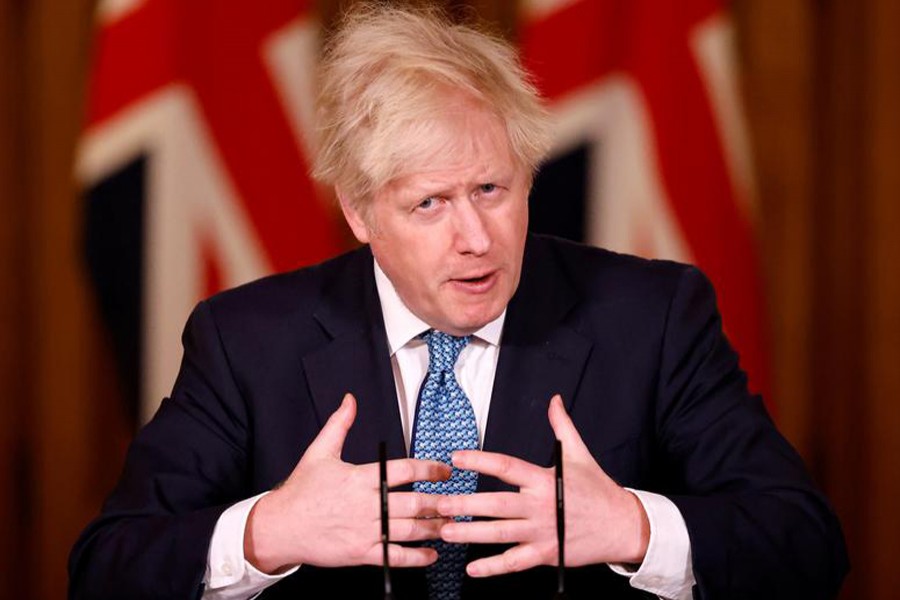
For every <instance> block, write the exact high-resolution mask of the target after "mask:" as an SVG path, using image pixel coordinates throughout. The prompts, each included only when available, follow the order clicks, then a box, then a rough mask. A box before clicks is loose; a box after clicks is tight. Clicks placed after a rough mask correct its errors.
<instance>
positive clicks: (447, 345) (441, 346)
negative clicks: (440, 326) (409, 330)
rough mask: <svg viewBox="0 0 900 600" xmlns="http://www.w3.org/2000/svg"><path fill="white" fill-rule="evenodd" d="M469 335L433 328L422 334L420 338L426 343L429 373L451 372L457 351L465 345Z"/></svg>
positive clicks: (460, 350)
mask: <svg viewBox="0 0 900 600" xmlns="http://www.w3.org/2000/svg"><path fill="white" fill-rule="evenodd" d="M471 337H472V336H469V335H467V336H464V337H457V336H455V335H450V334H448V333H444V332H443V331H435V330H434V329H432V330H431V331H428V332H426V333H425V334H423V335H422V338H423V339H424V340H425V343H426V344H428V371H429V372H431V373H440V372H444V371H450V372H452V371H453V367H454V365H456V359H458V358H459V353H460V352H462V349H463V348H465V347H466V345H467V344H468V343H469V339H470V338H471Z"/></svg>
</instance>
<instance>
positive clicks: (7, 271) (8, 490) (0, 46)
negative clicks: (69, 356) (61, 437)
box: [0, 0, 29, 595]
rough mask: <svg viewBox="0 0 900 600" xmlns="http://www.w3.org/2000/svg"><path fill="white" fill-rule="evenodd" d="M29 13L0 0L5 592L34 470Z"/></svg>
mask: <svg viewBox="0 0 900 600" xmlns="http://www.w3.org/2000/svg"><path fill="white" fill-rule="evenodd" d="M21 17H22V15H21V11H20V7H19V6H18V5H17V4H16V3H11V2H8V1H6V0H3V1H0V215H2V218H0V527H2V535H0V565H2V567H0V590H4V591H7V592H9V593H10V594H12V595H18V594H21V593H22V591H23V586H22V584H21V582H20V581H18V578H17V577H16V574H17V573H20V572H22V570H23V569H24V567H25V560H24V556H23V550H26V552H27V549H25V548H23V544H24V543H25V531H26V529H27V523H26V519H27V514H28V513H27V510H26V508H27V506H28V494H27V491H28V480H27V479H26V477H27V474H28V472H29V470H28V462H27V452H26V444H27V437H26V433H25V432H26V424H25V413H24V407H25V406H26V404H25V403H26V402H27V400H28V394H27V390H28V385H27V381H26V379H25V378H24V377H23V373H24V371H25V365H26V364H27V357H26V352H25V348H26V347H27V345H28V344H27V341H26V340H27V337H26V332H27V327H26V321H27V316H28V315H27V295H28V282H27V276H28V269H27V267H26V265H25V260H26V258H27V255H26V253H25V252H24V242H25V236H24V234H23V228H24V225H25V223H26V212H25V207H26V204H25V202H23V193H24V189H25V186H24V181H23V178H22V175H21V174H22V168H23V165H24V161H23V159H22V156H21V151H22V146H23V144H24V139H25V130H24V127H23V126H22V123H21V117H22V110H23V106H24V98H23V96H22V94H21V93H20V90H21V87H22V85H23V80H24V70H23V68H22V65H21V55H22V51H23V48H22V46H23V39H22V35H21V27H20V26H21V20H22V19H21Z"/></svg>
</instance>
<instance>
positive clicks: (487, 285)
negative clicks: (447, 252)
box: [450, 271, 497, 293]
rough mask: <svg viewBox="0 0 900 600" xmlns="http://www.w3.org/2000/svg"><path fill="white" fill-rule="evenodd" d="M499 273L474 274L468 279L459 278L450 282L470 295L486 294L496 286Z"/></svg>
mask: <svg viewBox="0 0 900 600" xmlns="http://www.w3.org/2000/svg"><path fill="white" fill-rule="evenodd" d="M496 274H497V272H496V271H488V272H486V273H473V274H471V275H470V276H468V277H457V278H454V279H451V280H450V282H451V283H452V284H453V285H454V286H455V287H456V288H458V289H460V290H462V291H465V292H469V293H484V292H486V291H488V290H489V289H491V288H492V287H493V286H494V282H495V281H496V279H497V277H496Z"/></svg>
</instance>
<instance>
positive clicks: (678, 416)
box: [70, 236, 847, 600]
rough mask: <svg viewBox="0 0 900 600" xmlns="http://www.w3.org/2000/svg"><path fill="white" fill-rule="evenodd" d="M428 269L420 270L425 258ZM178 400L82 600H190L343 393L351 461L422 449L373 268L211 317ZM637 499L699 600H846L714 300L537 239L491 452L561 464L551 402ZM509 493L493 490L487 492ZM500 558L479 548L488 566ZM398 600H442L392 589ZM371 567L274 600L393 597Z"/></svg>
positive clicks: (796, 465) (506, 587)
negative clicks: (664, 518)
mask: <svg viewBox="0 0 900 600" xmlns="http://www.w3.org/2000/svg"><path fill="white" fill-rule="evenodd" d="M411 250H412V249H411ZM183 342H184V359H183V362H182V366H181V372H180V374H179V376H178V379H177V381H176V383H175V386H174V389H173V390H172V395H171V397H170V398H168V399H166V400H165V401H164V402H163V404H162V406H161V407H160V410H159V412H158V414H157V415H156V417H155V418H154V419H153V421H152V422H151V423H150V424H148V425H147V426H146V427H145V428H144V429H143V430H142V431H141V432H140V433H139V434H138V436H137V438H136V440H135V441H134V443H133V445H132V447H131V449H130V451H129V454H128V458H127V461H126V466H125V469H124V472H123V474H122V477H121V480H120V482H119V484H118V486H117V487H116V489H115V491H114V492H113V493H112V495H111V496H110V498H109V499H108V501H107V502H106V504H105V506H104V507H103V511H102V514H101V515H100V516H99V518H98V519H96V520H95V521H94V522H93V523H92V524H91V525H90V526H89V527H88V528H87V529H86V531H85V532H84V533H83V534H82V536H81V538H80V540H79V541H78V543H77V544H76V546H75V548H74V550H73V552H72V556H71V560H70V578H71V582H70V597H72V598H131V599H137V598H191V597H196V596H197V595H198V594H199V593H200V592H201V590H202V587H201V579H202V576H203V573H204V569H205V565H206V557H207V550H208V544H209V540H210V536H211V534H212V531H213V528H214V526H215V524H216V521H217V519H218V518H219V515H220V514H221V513H222V511H224V510H225V509H226V508H228V507H229V506H230V505H231V504H233V503H234V502H236V501H239V500H241V499H244V498H247V497H250V496H252V495H254V494H257V493H259V492H262V491H264V490H268V489H271V488H272V487H273V486H275V485H276V484H278V482H280V481H282V480H283V479H285V478H286V477H287V476H288V474H290V472H291V471H292V469H293V468H294V466H295V465H296V463H297V461H298V460H299V458H300V457H301V455H302V454H303V452H304V449H305V448H306V447H307V445H308V444H309V443H310V442H311V441H312V440H313V438H314V437H315V436H316V434H317V433H318V432H319V430H320V428H321V427H322V424H323V423H324V422H325V420H326V419H327V417H328V416H329V415H330V414H331V413H332V412H333V411H334V410H335V409H336V408H337V406H338V404H339V402H340V400H341V398H342V397H343V395H344V393H345V392H348V391H349V392H353V393H354V394H355V395H356V398H357V400H358V416H357V420H356V423H355V424H354V426H353V428H352V429H351V430H350V433H349V436H348V438H347V442H346V446H345V448H344V453H343V458H344V459H345V460H346V461H350V462H353V463H369V462H374V461H376V460H377V447H378V442H379V441H380V440H385V441H386V442H387V445H388V452H389V454H390V456H391V457H401V456H403V455H404V453H405V450H404V448H405V445H404V441H403V437H402V431H401V426H400V415H399V409H398V406H397V400H396V391H395V387H394V382H393V378H392V374H391V366H390V358H389V355H388V350H387V344H386V337H385V331H384V323H383V320H382V316H381V309H380V306H379V301H378V295H377V292H376V289H375V282H374V274H373V266H372V256H371V253H370V251H369V249H368V248H367V247H363V248H361V249H358V250H356V251H353V252H351V253H348V254H345V255H343V256H341V257H338V258H336V259H334V260H331V261H329V262H326V263H323V264H321V265H318V266H315V267H312V268H308V269H303V270H300V271H296V272H292V273H287V274H282V275H277V276H273V277H269V278H266V279H263V280H261V281H258V282H255V283H252V284H249V285H246V286H243V287H241V288H237V289H235V290H231V291H228V292H225V293H223V294H220V295H218V296H215V297H213V298H211V299H210V300H208V301H205V302H202V303H201V304H200V305H198V307H197V308H196V309H195V311H194V312H193V314H192V315H191V318H190V320H189V322H188V324H187V327H186V329H185V332H184V338H183ZM555 393H560V394H562V396H563V398H564V400H565V404H566V407H567V410H568V411H569V413H570V414H571V416H572V419H573V420H574V422H575V425H576V426H577V428H578V430H579V431H580V432H581V435H582V437H583V438H584V440H585V442H586V443H587V445H588V447H589V448H590V449H591V451H592V453H593V455H594V456H595V458H596V459H597V460H598V461H599V463H600V465H601V466H602V467H603V468H604V469H605V470H606V472H607V473H609V475H610V476H611V477H613V478H614V479H615V480H616V481H617V482H618V483H620V484H621V485H623V486H628V487H632V488H636V489H643V490H649V491H654V492H658V493H662V494H665V495H666V496H668V497H669V498H670V499H671V500H672V501H673V502H674V503H675V504H676V505H677V506H678V508H679V509H680V511H681V514H682V515H683V516H684V519H685V522H686V523H687V528H688V532H689V535H690V540H691V550H692V558H693V568H694V574H695V577H696V579H697V586H696V588H695V591H694V593H695V596H696V597H699V598H726V599H732V600H733V599H737V598H767V599H770V600H771V599H774V598H825V597H831V596H833V595H834V594H835V593H836V590H837V588H838V586H839V584H840V581H841V580H842V578H843V576H844V573H845V572H846V569H847V560H846V556H845V551H844V545H843V539H842V535H841V532H840V527H839V525H838V523H837V521H836V519H835V517H834V515H833V513H832V511H831V509H830V507H829V505H828V503H827V502H826V500H825V498H824V497H823V496H822V494H821V493H820V492H819V491H818V490H816V489H815V487H814V486H813V484H812V483H811V482H810V480H809V477H808V476H807V474H806V472H805V470H804V467H803V464H802V462H801V460H800V458H799V457H798V456H797V454H796V453H795V451H794V450H793V449H792V448H791V447H790V445H789V444H788V443H787V442H786V441H785V440H784V439H783V438H782V436H781V435H780V434H779V433H778V432H777V431H776V430H775V428H774V426H773V425H772V423H771V421H770V419H769V417H768V415H767V414H766V411H765V409H764V408H763V405H762V404H761V402H760V400H759V398H757V397H754V396H751V395H750V394H749V393H748V392H747V388H746V378H745V376H744V374H743V373H742V372H741V371H740V369H739V368H738V357H737V355H736V354H735V352H734V351H733V350H732V349H731V347H730V346H729V344H728V342H727V340H726V338H725V336H724V335H723V333H722V328H721V323H720V319H719V316H718V313H717V310H716V306H715V297H714V293H713V290H712V288H711V286H710V284H709V283H708V281H707V280H706V279H705V277H704V276H703V275H702V274H701V273H700V272H699V271H698V270H696V269H695V268H693V267H689V266H685V265H679V264H675V263H671V262H665V261H646V260H642V259H637V258H634V257H628V256H623V255H618V254H614V253H611V252H608V251H604V250H600V249H596V248H587V247H584V246H580V245H577V244H572V243H568V242H563V241H559V240H554V239H550V238H543V237H538V236H531V237H529V239H528V242H527V245H526V252H525V258H524V264H523V272H522V279H521V283H520V285H519V289H518V290H517V291H516V294H515V296H514V297H513V299H512V300H511V302H510V304H509V308H508V312H507V318H506V323H505V327H504V333H503V338H502V347H501V351H500V357H499V363H498V366H497V373H496V379H495V383H494V390H493V394H492V399H491V406H490V414H489V417H488V421H487V431H486V434H485V441H484V449H485V450H490V451H495V452H503V453H507V454H510V455H513V456H518V457H520V458H523V459H525V460H527V461H530V462H533V463H536V464H540V465H549V464H550V459H551V453H552V446H553V434H552V431H551V429H550V426H549V423H548V421H547V406H548V402H549V399H550V397H551V396H552V395H553V394H555ZM502 488H505V485H504V484H502V483H501V482H499V481H497V480H493V479H491V478H488V477H481V478H480V481H479V489H480V490H481V491H486V490H491V489H494V490H496V489H502ZM500 550H502V549H501V548H491V547H479V546H472V547H470V556H476V555H483V554H487V553H493V552H498V551H500ZM567 577H568V583H569V589H570V592H571V594H570V597H571V598H575V599H577V598H632V597H634V598H639V597H645V596H646V595H645V594H643V593H642V592H638V591H637V590H633V589H631V588H630V587H629V585H628V583H627V581H626V579H625V578H623V577H620V576H618V575H616V574H614V573H612V572H611V571H610V570H609V568H608V567H607V566H605V565H596V566H591V567H584V568H578V569H569V571H568V576H567ZM394 579H395V592H396V597H397V598H398V599H399V600H406V599H410V600H416V599H422V598H425V591H424V590H425V588H424V575H423V571H422V570H421V569H415V570H400V569H398V570H396V571H395V573H394ZM381 589H382V587H381V575H380V570H379V569H378V568H374V567H368V568H366V567H363V568H346V569H318V568H314V567H310V566H304V567H302V568H301V569H300V570H299V571H298V572H297V573H295V574H294V575H292V576H291V577H289V578H287V579H285V580H283V581H281V582H280V583H278V584H276V585H275V586H273V587H271V588H269V589H268V590H267V591H266V592H265V593H264V594H263V596H262V597H263V598H292V599H297V598H309V599H316V598H377V597H379V596H380V594H381ZM554 590H555V575H554V572H553V570H552V569H550V568H539V569H533V570H531V571H527V572H525V573H519V574H514V575H508V576H502V577H497V578H491V579H486V580H472V579H467V580H466V582H465V584H464V590H463V596H464V598H467V599H472V598H535V599H545V598H546V599H549V598H552V596H553V592H554ZM501 594H502V595H501Z"/></svg>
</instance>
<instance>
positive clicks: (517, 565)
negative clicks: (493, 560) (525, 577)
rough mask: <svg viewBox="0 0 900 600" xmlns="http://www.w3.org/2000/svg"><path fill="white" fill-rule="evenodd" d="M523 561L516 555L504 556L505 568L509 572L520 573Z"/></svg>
mask: <svg viewBox="0 0 900 600" xmlns="http://www.w3.org/2000/svg"><path fill="white" fill-rule="evenodd" d="M521 565H522V561H520V560H519V557H518V556H517V555H515V554H504V555H503V566H504V567H506V569H507V570H509V571H520V570H521V569H522V566H521Z"/></svg>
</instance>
